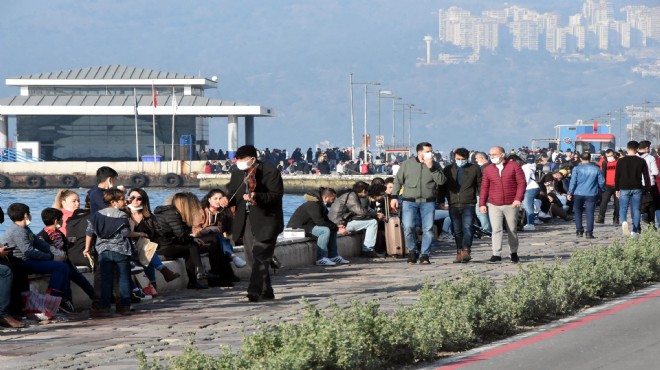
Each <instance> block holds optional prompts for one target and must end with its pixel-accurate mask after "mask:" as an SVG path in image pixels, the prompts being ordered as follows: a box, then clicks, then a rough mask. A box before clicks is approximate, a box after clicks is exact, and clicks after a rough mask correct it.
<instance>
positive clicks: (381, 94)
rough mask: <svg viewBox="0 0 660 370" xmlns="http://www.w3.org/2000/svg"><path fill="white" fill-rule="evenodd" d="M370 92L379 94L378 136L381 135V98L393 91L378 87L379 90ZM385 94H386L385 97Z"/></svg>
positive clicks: (387, 96) (370, 92)
mask: <svg viewBox="0 0 660 370" xmlns="http://www.w3.org/2000/svg"><path fill="white" fill-rule="evenodd" d="M368 93H369V94H378V136H380V99H381V98H383V99H384V98H389V95H392V92H391V91H389V90H381V89H378V91H369V92H368ZM383 95H386V96H385V97H383ZM378 155H380V146H379V147H378Z"/></svg>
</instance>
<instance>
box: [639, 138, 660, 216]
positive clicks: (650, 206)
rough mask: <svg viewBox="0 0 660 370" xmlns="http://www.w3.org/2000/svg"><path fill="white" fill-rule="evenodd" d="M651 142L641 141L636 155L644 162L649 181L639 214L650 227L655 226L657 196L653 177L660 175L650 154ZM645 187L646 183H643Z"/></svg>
mask: <svg viewBox="0 0 660 370" xmlns="http://www.w3.org/2000/svg"><path fill="white" fill-rule="evenodd" d="M650 151H651V142H650V141H648V140H642V141H640V142H639V149H637V155H638V156H639V157H640V158H642V159H644V160H645V161H646V167H647V169H648V171H649V179H650V180H651V186H650V191H649V192H648V193H646V194H644V195H643V196H642V203H641V206H640V207H641V212H642V213H646V222H648V223H649V224H650V225H654V224H655V204H654V203H655V202H654V200H655V198H656V197H657V195H658V189H657V188H656V187H655V177H656V176H657V175H658V174H660V171H659V170H658V165H657V164H656V162H655V157H653V156H652V155H651V153H650ZM644 185H646V183H644Z"/></svg>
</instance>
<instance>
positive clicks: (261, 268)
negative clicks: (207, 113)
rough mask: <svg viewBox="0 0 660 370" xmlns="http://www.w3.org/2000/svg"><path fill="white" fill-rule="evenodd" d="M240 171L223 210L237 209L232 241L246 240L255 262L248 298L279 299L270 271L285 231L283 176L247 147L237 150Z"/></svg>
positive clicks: (235, 173)
mask: <svg viewBox="0 0 660 370" xmlns="http://www.w3.org/2000/svg"><path fill="white" fill-rule="evenodd" d="M236 159H237V161H236V165H237V167H238V169H237V170H234V171H232V173H231V179H230V180H229V184H228V185H227V194H230V195H229V197H230V199H231V200H230V199H228V198H227V197H225V198H222V199H221V201H220V206H221V207H227V206H234V205H235V206H236V214H235V215H234V223H233V232H232V238H233V239H234V241H238V240H239V239H241V238H243V243H244V245H245V253H246V256H248V258H250V256H251V259H252V261H253V263H252V274H251V276H250V284H249V286H248V289H247V298H248V300H249V301H250V302H258V301H260V300H263V299H275V293H274V292H273V286H272V285H271V281H270V272H269V267H270V264H271V262H272V260H273V253H274V252H275V244H276V242H277V235H279V233H281V232H282V231H283V230H284V216H283V211H282V197H283V195H284V185H283V183H282V174H281V173H280V171H278V170H277V167H275V166H274V165H272V164H270V163H265V162H261V161H259V160H257V149H256V148H255V147H254V146H252V145H243V146H242V147H240V148H238V150H236Z"/></svg>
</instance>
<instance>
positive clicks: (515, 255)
mask: <svg viewBox="0 0 660 370" xmlns="http://www.w3.org/2000/svg"><path fill="white" fill-rule="evenodd" d="M500 260H501V258H500ZM518 262H520V258H519V257H518V253H511V263H518Z"/></svg>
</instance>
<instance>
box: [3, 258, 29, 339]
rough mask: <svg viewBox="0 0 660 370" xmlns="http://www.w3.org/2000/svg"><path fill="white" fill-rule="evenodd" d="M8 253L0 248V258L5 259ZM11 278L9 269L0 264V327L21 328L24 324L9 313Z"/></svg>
mask: <svg viewBox="0 0 660 370" xmlns="http://www.w3.org/2000/svg"><path fill="white" fill-rule="evenodd" d="M10 253H11V251H10V250H9V249H8V247H0V258H7V257H8V256H9V254H10ZM13 277H14V276H13V274H12V272H11V268H9V266H5V265H3V264H0V326H7V327H10V328H22V327H25V324H24V323H22V322H20V321H18V320H16V319H15V318H14V317H13V316H12V315H11V314H10V312H9V311H10V303H11V288H12V281H13Z"/></svg>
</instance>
